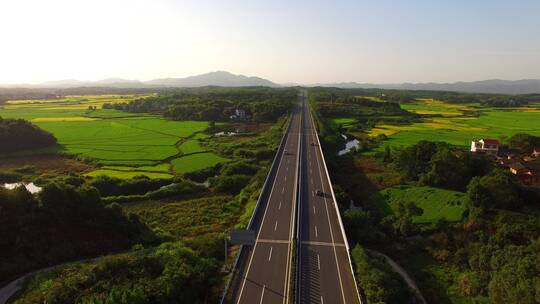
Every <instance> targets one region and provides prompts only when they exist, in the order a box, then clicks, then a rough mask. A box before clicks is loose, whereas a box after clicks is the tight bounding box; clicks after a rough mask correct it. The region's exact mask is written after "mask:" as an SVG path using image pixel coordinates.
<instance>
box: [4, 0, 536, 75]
mask: <svg viewBox="0 0 540 304" xmlns="http://www.w3.org/2000/svg"><path fill="white" fill-rule="evenodd" d="M539 16H540V1H538V0H530V1H526V0H512V1H510V0H504V1H499V0H446V1H443V0H425V1H421V0H416V1H413V0H410V1H406V0H402V1H396V0H394V1H381V0H377V1H372V0H370V1H367V0H366V1H363V0H356V1H315V0H311V1H294V0H289V1H281V0H280V1H277V0H272V1H270V0H269V1H260V0H249V1H235V0H219V1H218V0H216V1H205V0H197V1H181V0H176V1H174V0H146V1H143V0H88V1H83V0H0V41H1V43H0V83H17V82H39V81H44V80H57V79H66V78H77V79H81V80H97V79H101V78H107V77H122V78H128V79H141V80H148V79H153V78H163V77H184V76H189V75H193V74H201V73H205V72H209V71H215V70H227V71H230V72H232V73H236V74H245V75H250V76H251V75H255V76H260V77H264V78H268V79H270V80H272V81H275V82H279V83H284V82H300V83H314V82H338V81H357V82H378V83H390V82H427V81H435V82H446V81H457V80H465V81H470V80H481V79H490V78H503V79H521V78H540V17H539Z"/></svg>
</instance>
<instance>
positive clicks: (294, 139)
mask: <svg viewBox="0 0 540 304" xmlns="http://www.w3.org/2000/svg"><path fill="white" fill-rule="evenodd" d="M301 114H302V111H301V108H300V106H297V107H296V108H295V109H294V110H293V113H292V116H291V122H290V127H289V129H288V133H287V134H286V135H285V136H286V137H285V138H284V149H282V150H278V153H279V154H278V155H277V158H276V161H278V162H279V163H278V165H277V166H278V167H277V171H276V174H275V175H274V176H273V177H274V178H273V180H269V183H270V185H271V189H270V194H269V196H268V198H267V199H263V200H261V206H260V207H259V208H264V212H259V213H262V215H260V216H258V219H257V220H256V222H257V224H256V227H254V228H255V229H256V231H257V234H256V235H257V237H256V241H255V245H253V246H252V247H251V248H250V247H248V246H245V247H244V249H245V250H246V253H245V254H243V256H242V257H241V258H242V259H243V261H241V263H240V265H241V269H240V272H241V275H240V276H239V279H236V280H235V281H233V282H232V286H231V292H232V294H233V296H232V302H233V303H246V304H248V303H249V304H252V303H257V304H259V303H290V299H289V294H290V291H289V288H290V286H291V284H290V281H291V280H292V276H291V269H292V258H293V255H294V251H293V246H292V241H293V237H294V233H295V229H294V222H295V213H296V193H297V179H298V168H299V164H298V159H299V149H300V127H301V120H302V118H301Z"/></svg>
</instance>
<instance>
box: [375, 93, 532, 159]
mask: <svg viewBox="0 0 540 304" xmlns="http://www.w3.org/2000/svg"><path fill="white" fill-rule="evenodd" d="M402 107H403V108H404V109H406V110H408V111H411V112H415V113H417V114H421V115H423V116H424V118H423V121H422V122H419V123H413V124H400V125H390V124H380V125H377V126H376V127H375V128H373V129H371V130H370V131H369V132H368V135H370V136H378V135H380V134H384V135H386V136H388V139H387V140H386V141H385V142H384V145H390V146H409V145H413V144H415V143H417V142H418V141H420V140H432V141H446V142H448V143H450V144H453V145H457V146H463V147H465V146H469V145H470V142H471V140H473V139H477V138H486V137H489V138H497V139H500V140H502V141H504V140H506V139H507V138H509V137H510V136H512V135H514V134H516V133H529V134H533V135H540V124H538V123H536V122H537V121H539V120H540V104H530V105H529V106H527V107H523V108H503V109H501V108H492V107H480V106H479V105H477V104H449V103H444V102H441V101H437V100H432V99H421V100H418V101H417V102H414V103H407V104H403V105H402ZM384 145H381V146H380V147H379V148H378V150H379V151H382V149H383V147H384Z"/></svg>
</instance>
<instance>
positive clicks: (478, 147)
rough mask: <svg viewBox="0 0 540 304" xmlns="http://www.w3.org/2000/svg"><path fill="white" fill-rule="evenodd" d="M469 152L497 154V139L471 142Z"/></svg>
mask: <svg viewBox="0 0 540 304" xmlns="http://www.w3.org/2000/svg"><path fill="white" fill-rule="evenodd" d="M471 152H481V153H486V154H490V155H497V153H498V152H499V141H498V140H496V139H480V140H473V141H472V142H471Z"/></svg>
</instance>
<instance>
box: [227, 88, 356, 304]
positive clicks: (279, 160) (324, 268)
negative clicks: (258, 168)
mask: <svg viewBox="0 0 540 304" xmlns="http://www.w3.org/2000/svg"><path fill="white" fill-rule="evenodd" d="M299 101H300V102H299V104H298V106H297V107H295V109H294V110H293V113H292V116H291V121H290V126H289V128H288V131H287V132H286V134H285V135H284V137H283V141H282V147H281V148H280V149H278V152H277V155H276V158H275V160H274V165H273V167H272V169H271V170H270V172H269V174H268V179H267V182H266V183H265V187H263V191H262V192H261V197H260V198H259V206H258V207H257V210H256V211H255V212H254V215H253V219H252V223H251V224H250V229H251V230H254V231H255V232H256V240H255V244H254V245H253V246H244V247H243V249H242V251H241V253H240V255H239V257H238V260H237V264H236V268H235V271H234V273H233V275H232V279H231V283H230V286H229V289H228V291H227V292H226V294H225V297H224V303H246V304H247V303H249V304H251V303H256V304H261V303H281V304H285V303H292V297H291V296H292V295H293V290H291V288H292V287H293V286H294V287H295V290H294V294H295V295H296V296H295V303H321V304H324V303H361V301H360V298H359V294H358V289H357V286H356V282H355V279H354V276H353V272H352V267H351V261H350V257H349V253H348V249H349V248H348V245H347V241H346V239H345V238H344V235H345V233H344V231H343V230H342V225H341V218H340V216H339V212H338V210H337V205H336V202H335V198H334V195H333V191H332V189H331V183H330V178H329V176H328V172H327V169H326V164H325V162H324V156H323V154H322V150H321V148H320V143H319V140H318V137H317V133H316V132H317V131H316V129H315V127H314V125H315V124H314V121H313V117H312V116H311V112H310V111H309V107H308V104H307V102H306V97H305V96H303V95H302V96H300V97H299ZM317 191H321V192H322V193H319V194H317ZM293 241H296V244H297V246H296V248H295V247H294V246H293ZM294 257H296V264H295V265H293V263H294V260H293V258H294ZM294 266H296V271H295V273H292V272H293V269H294ZM294 275H296V277H295V276H294ZM295 283H296V285H295Z"/></svg>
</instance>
